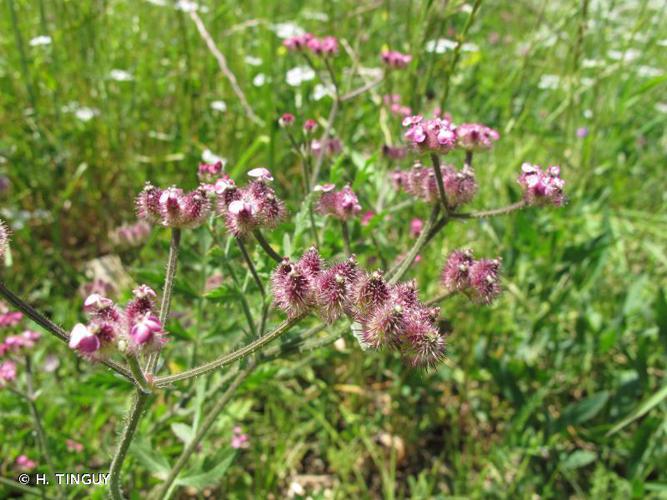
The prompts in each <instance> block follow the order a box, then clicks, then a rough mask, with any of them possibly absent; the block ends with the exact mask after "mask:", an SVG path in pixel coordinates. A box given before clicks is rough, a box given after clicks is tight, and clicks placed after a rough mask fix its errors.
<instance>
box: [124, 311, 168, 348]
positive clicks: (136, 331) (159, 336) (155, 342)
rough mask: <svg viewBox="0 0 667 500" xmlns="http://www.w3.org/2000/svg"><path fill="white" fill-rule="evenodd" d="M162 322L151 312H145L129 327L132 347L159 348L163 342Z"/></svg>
mask: <svg viewBox="0 0 667 500" xmlns="http://www.w3.org/2000/svg"><path fill="white" fill-rule="evenodd" d="M163 334H164V330H163V329H162V323H160V320H159V319H158V318H157V316H155V315H154V314H153V313H150V312H148V313H146V314H145V315H144V316H143V317H141V318H140V319H139V320H138V321H136V322H135V323H134V325H133V326H132V328H131V329H130V340H131V341H132V345H131V346H130V348H131V349H132V348H133V349H143V350H153V351H154V350H159V348H160V347H161V346H162V344H163V343H164V342H163Z"/></svg>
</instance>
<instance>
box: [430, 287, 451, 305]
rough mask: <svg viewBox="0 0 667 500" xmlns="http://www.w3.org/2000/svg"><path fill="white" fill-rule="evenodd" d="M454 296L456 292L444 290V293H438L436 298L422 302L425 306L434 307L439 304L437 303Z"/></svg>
mask: <svg viewBox="0 0 667 500" xmlns="http://www.w3.org/2000/svg"><path fill="white" fill-rule="evenodd" d="M454 295H456V292H453V291H451V290H445V291H444V292H442V293H439V294H438V295H436V296H435V297H433V298H432V299H429V300H427V301H426V302H424V305H427V306H434V305H436V304H439V303H440V302H442V301H443V300H446V299H448V298H450V297H453V296H454Z"/></svg>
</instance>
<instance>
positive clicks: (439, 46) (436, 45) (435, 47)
mask: <svg viewBox="0 0 667 500" xmlns="http://www.w3.org/2000/svg"><path fill="white" fill-rule="evenodd" d="M424 48H425V50H426V52H435V53H436V54H444V53H445V52H447V51H448V50H454V49H455V48H456V42H455V41H454V40H449V39H448V38H439V39H437V40H429V41H428V42H426V45H425V46H424Z"/></svg>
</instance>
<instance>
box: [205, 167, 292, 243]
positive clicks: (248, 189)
mask: <svg viewBox="0 0 667 500" xmlns="http://www.w3.org/2000/svg"><path fill="white" fill-rule="evenodd" d="M248 175H249V176H250V177H251V178H253V179H254V180H253V181H252V182H251V183H250V184H248V185H247V186H245V187H244V188H238V187H237V186H236V183H234V181H233V180H232V179H231V178H230V177H229V176H225V177H223V178H220V179H218V180H217V181H216V183H215V185H214V192H215V194H216V195H217V196H218V213H219V214H220V215H222V216H223V217H224V218H225V225H226V226H227V230H228V231H229V232H230V233H232V234H233V235H234V236H238V237H241V236H245V235H247V234H249V233H250V232H252V231H253V230H255V229H259V228H264V227H265V228H273V227H275V226H276V225H277V224H278V223H279V222H280V221H281V220H283V219H284V218H285V215H286V210H285V205H284V203H283V202H282V201H281V200H280V199H279V198H278V197H277V196H276V193H275V191H274V190H273V188H272V187H271V186H270V185H269V183H271V182H272V181H273V176H272V175H271V172H269V171H268V170H267V169H265V168H261V167H260V168H254V169H252V170H250V171H249V172H248Z"/></svg>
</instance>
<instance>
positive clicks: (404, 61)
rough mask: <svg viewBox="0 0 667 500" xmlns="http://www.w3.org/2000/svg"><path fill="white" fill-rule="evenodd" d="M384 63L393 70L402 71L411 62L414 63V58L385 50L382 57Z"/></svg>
mask: <svg viewBox="0 0 667 500" xmlns="http://www.w3.org/2000/svg"><path fill="white" fill-rule="evenodd" d="M380 57H381V59H382V62H383V63H385V64H386V65H387V66H388V67H389V68H391V69H402V68H405V67H406V66H407V65H408V64H410V61H412V56H411V55H409V54H402V53H400V52H398V51H395V50H385V51H383V52H382V54H381V55H380Z"/></svg>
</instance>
